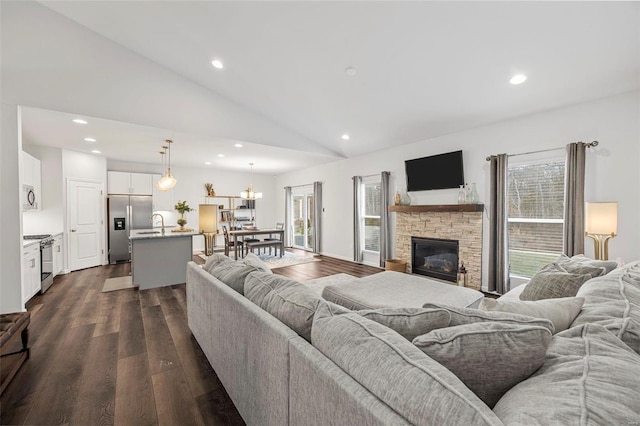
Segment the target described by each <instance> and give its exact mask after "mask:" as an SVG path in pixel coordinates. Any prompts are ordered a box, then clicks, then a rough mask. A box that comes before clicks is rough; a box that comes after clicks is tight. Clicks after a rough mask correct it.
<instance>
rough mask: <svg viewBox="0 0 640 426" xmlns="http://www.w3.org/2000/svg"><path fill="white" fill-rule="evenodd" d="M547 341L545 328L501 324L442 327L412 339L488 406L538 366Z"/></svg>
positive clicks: (547, 343) (548, 337)
mask: <svg viewBox="0 0 640 426" xmlns="http://www.w3.org/2000/svg"><path fill="white" fill-rule="evenodd" d="M550 342H551V332H550V331H549V329H547V328H546V327H540V326H535V325H534V326H529V325H515V324H504V323H475V324H466V325H459V326H455V327H447V328H441V329H438V330H434V331H432V332H430V333H428V334H425V335H422V336H418V337H416V338H415V339H414V340H413V344H414V345H415V346H416V347H418V348H419V349H420V350H422V351H423V352H424V353H425V354H427V355H429V357H431V358H432V359H435V360H436V361H438V362H439V363H440V364H442V365H444V366H445V367H447V368H448V369H449V370H450V371H451V372H453V374H455V375H456V376H458V377H459V378H460V380H462V382H464V384H465V385H467V387H468V388H469V389H471V390H472V391H473V392H474V393H475V394H476V395H478V397H479V398H480V399H481V400H483V401H484V402H485V403H486V404H487V405H488V406H489V407H493V406H494V405H495V404H496V402H498V400H499V399H500V398H501V397H502V395H504V394H505V393H506V392H507V391H508V390H509V389H511V388H512V387H513V386H515V385H516V384H518V383H520V382H521V381H523V380H525V379H526V378H527V377H529V376H530V375H532V374H533V373H534V372H535V371H536V370H537V369H538V368H540V366H541V365H542V364H543V363H544V359H545V358H544V357H545V353H546V351H547V347H548V346H549V343H550Z"/></svg>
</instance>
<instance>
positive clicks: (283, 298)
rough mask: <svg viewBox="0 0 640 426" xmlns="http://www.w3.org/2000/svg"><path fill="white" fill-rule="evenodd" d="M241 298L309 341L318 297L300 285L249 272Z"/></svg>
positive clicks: (282, 278)
mask: <svg viewBox="0 0 640 426" xmlns="http://www.w3.org/2000/svg"><path fill="white" fill-rule="evenodd" d="M244 295H245V297H246V298H247V299H249V300H251V301H252V302H253V303H255V304H256V305H258V306H259V307H261V308H262V309H264V310H265V311H267V312H269V313H270V314H271V315H273V316H274V317H276V318H278V319H279V320H280V321H282V322H283V323H284V324H285V325H286V326H288V327H289V328H291V329H292V330H293V331H295V332H296V333H298V334H299V335H300V336H301V337H303V338H305V339H306V340H307V341H311V325H312V324H313V315H314V314H315V312H316V308H317V306H318V303H319V302H320V301H321V300H322V298H321V297H320V296H318V295H317V294H316V293H314V292H313V291H311V290H309V288H308V287H306V286H305V285H304V284H302V283H299V282H297V281H294V280H291V279H289V278H286V277H283V276H281V275H276V274H271V273H267V272H252V273H251V274H249V275H248V276H247V279H246V282H245V285H244Z"/></svg>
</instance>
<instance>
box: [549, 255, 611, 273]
mask: <svg viewBox="0 0 640 426" xmlns="http://www.w3.org/2000/svg"><path fill="white" fill-rule="evenodd" d="M556 262H558V263H559V264H560V265H561V266H562V267H565V265H567V264H568V265H570V267H572V266H573V267H575V265H588V266H591V267H594V268H604V274H602V275H606V274H608V273H609V272H611V271H613V270H614V269H616V268H617V267H618V266H619V265H618V262H616V261H615V260H594V259H590V258H588V257H586V256H585V255H584V254H576V255H575V256H572V257H569V256H567V255H565V254H561V255H560V257H558V259H557V260H556ZM565 269H566V268H565ZM569 272H571V271H569ZM594 278H595V277H594Z"/></svg>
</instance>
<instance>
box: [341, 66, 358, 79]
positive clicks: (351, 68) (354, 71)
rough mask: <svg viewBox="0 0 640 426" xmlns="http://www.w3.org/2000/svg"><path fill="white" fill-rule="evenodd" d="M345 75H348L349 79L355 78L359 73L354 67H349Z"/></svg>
mask: <svg viewBox="0 0 640 426" xmlns="http://www.w3.org/2000/svg"><path fill="white" fill-rule="evenodd" d="M344 73H345V74H347V75H348V76H349V77H353V76H354V75H356V74H357V73H358V70H356V69H355V68H354V67H348V68H346V69H345V70H344Z"/></svg>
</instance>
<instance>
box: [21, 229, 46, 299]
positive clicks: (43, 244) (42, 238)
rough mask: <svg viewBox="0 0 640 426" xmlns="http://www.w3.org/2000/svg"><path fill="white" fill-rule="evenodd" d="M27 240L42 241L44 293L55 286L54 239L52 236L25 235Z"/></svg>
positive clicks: (41, 287)
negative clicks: (52, 285)
mask: <svg viewBox="0 0 640 426" xmlns="http://www.w3.org/2000/svg"><path fill="white" fill-rule="evenodd" d="M23 238H24V239H25V240H40V271H41V278H40V291H41V292H42V293H44V292H45V291H47V290H48V289H49V287H51V284H53V237H52V236H51V234H42V235H24V236H23Z"/></svg>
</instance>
